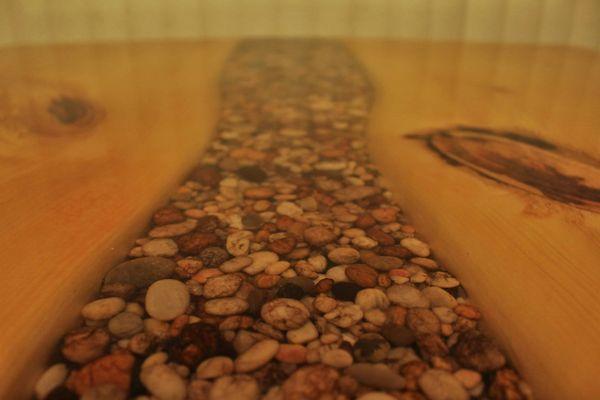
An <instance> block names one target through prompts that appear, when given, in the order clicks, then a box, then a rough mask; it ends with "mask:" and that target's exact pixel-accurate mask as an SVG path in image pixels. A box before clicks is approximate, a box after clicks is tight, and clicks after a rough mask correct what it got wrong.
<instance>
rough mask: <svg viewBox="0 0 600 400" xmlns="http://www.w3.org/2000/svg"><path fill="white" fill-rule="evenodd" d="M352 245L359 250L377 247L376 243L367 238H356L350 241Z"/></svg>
mask: <svg viewBox="0 0 600 400" xmlns="http://www.w3.org/2000/svg"><path fill="white" fill-rule="evenodd" d="M352 244H353V245H355V246H356V247H358V248H360V249H372V248H374V247H377V245H378V243H377V241H375V240H373V239H371V238H370V237H367V236H358V237H355V238H354V239H352Z"/></svg>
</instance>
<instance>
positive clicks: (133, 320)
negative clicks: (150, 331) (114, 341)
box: [108, 312, 144, 338]
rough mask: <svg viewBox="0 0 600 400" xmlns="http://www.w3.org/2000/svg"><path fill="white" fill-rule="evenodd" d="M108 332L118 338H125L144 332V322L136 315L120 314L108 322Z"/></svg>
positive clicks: (130, 313)
mask: <svg viewBox="0 0 600 400" xmlns="http://www.w3.org/2000/svg"><path fill="white" fill-rule="evenodd" d="M108 330H109V331H110V333H112V334H113V335H115V336H117V337H119V338H127V337H131V336H133V335H135V334H136V333H138V332H141V331H143V330H144V322H143V321H142V318H140V316H139V315H138V314H134V313H132V312H122V313H119V314H117V315H115V316H114V317H112V318H111V319H110V321H108Z"/></svg>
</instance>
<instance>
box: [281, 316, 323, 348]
mask: <svg viewBox="0 0 600 400" xmlns="http://www.w3.org/2000/svg"><path fill="white" fill-rule="evenodd" d="M286 337H287V339H288V340H289V341H290V342H292V343H294V344H303V343H307V342H310V341H311V340H314V339H316V338H318V337H319V332H318V331H317V328H315V325H314V324H313V323H312V322H310V321H308V322H307V323H305V324H304V325H302V326H301V327H300V328H297V329H290V330H288V331H287V332H286Z"/></svg>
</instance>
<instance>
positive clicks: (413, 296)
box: [386, 285, 429, 308]
mask: <svg viewBox="0 0 600 400" xmlns="http://www.w3.org/2000/svg"><path fill="white" fill-rule="evenodd" d="M386 293H387V296H388V298H389V299H390V301H391V302H392V303H394V304H398V305H401V306H402V307H407V308H412V307H424V308H427V307H429V299H428V298H427V297H425V296H423V294H422V293H421V291H420V290H419V289H417V288H415V287H413V286H410V285H392V286H390V287H389V288H388V289H387V290H386Z"/></svg>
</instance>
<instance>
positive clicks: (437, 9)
mask: <svg viewBox="0 0 600 400" xmlns="http://www.w3.org/2000/svg"><path fill="white" fill-rule="evenodd" d="M466 7H467V1H466V0H433V2H432V12H431V38H432V39H434V40H457V39H461V38H462V37H463V32H464V27H465V15H466Z"/></svg>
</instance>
